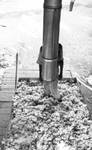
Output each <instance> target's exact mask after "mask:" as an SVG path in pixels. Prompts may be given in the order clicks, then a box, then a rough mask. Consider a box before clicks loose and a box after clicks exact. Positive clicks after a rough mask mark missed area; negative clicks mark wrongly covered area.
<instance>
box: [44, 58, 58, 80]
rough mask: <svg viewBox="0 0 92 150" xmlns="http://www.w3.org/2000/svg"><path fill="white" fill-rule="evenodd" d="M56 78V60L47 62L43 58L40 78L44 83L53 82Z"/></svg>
mask: <svg viewBox="0 0 92 150" xmlns="http://www.w3.org/2000/svg"><path fill="white" fill-rule="evenodd" d="M57 76H58V68H57V59H54V60H48V59H44V58H43V64H42V78H43V80H44V81H50V82H51V81H55V80H57Z"/></svg>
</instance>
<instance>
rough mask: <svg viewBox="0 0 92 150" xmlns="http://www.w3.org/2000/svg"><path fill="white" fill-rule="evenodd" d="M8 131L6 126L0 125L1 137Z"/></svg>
mask: <svg viewBox="0 0 92 150" xmlns="http://www.w3.org/2000/svg"><path fill="white" fill-rule="evenodd" d="M6 131H7V128H6V127H0V137H1V136H3V135H5V134H6Z"/></svg>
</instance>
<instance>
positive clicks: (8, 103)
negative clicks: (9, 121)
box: [0, 101, 13, 109]
mask: <svg viewBox="0 0 92 150" xmlns="http://www.w3.org/2000/svg"><path fill="white" fill-rule="evenodd" d="M12 104H13V102H12V101H6V102H4V101H0V109H2V108H3V109H4V108H5V109H6V108H7V109H8V108H12Z"/></svg>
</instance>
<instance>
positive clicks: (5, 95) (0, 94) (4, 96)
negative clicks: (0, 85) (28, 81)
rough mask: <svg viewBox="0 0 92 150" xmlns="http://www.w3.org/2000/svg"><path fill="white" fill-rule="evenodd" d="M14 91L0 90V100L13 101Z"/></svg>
mask: <svg viewBox="0 0 92 150" xmlns="http://www.w3.org/2000/svg"><path fill="white" fill-rule="evenodd" d="M12 98H13V93H12V91H10V92H9V91H0V101H12Z"/></svg>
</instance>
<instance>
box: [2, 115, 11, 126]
mask: <svg viewBox="0 0 92 150" xmlns="http://www.w3.org/2000/svg"><path fill="white" fill-rule="evenodd" d="M10 118H11V114H0V127H7V126H8V125H9V121H10Z"/></svg>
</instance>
